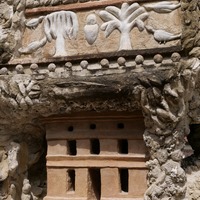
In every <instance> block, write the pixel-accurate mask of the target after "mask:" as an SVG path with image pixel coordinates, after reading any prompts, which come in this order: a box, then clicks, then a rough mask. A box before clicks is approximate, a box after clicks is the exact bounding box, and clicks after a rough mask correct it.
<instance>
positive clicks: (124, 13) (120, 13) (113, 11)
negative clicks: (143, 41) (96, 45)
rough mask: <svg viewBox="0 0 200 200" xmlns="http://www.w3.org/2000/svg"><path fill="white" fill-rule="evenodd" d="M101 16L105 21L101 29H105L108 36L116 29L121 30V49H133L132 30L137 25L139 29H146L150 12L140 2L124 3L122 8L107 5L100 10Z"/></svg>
mask: <svg viewBox="0 0 200 200" xmlns="http://www.w3.org/2000/svg"><path fill="white" fill-rule="evenodd" d="M99 15H100V17H101V18H102V20H103V21H104V23H103V24H102V25H101V29H102V30H103V31H105V36H106V37H108V36H110V34H111V33H112V32H113V31H114V30H115V29H117V30H119V31H120V33H121V36H120V46H119V50H130V49H132V44H131V39H130V31H131V30H132V29H133V28H134V27H137V28H138V29H139V31H143V30H144V21H145V20H146V19H147V18H148V16H149V15H148V13H147V12H146V10H145V9H144V8H143V7H141V6H140V5H139V4H138V3H133V4H132V5H130V6H129V4H127V3H123V4H122V6H121V9H119V8H118V7H115V6H107V7H106V8H105V10H103V11H100V12H99Z"/></svg>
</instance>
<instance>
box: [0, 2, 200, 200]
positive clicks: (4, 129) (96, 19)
mask: <svg viewBox="0 0 200 200" xmlns="http://www.w3.org/2000/svg"><path fill="white" fill-rule="evenodd" d="M84 2H86V1H84V0H81V1H78V0H76V1H74V0H63V1H57V0H52V1H50V0H40V1H25V0H16V1H13V0H8V1H5V0H3V1H0V11H1V12H0V13H1V15H0V63H1V68H0V105H1V107H0V199H6V200H8V199H13V200H26V199H35V200H36V199H37V200H42V199H43V198H44V196H45V195H46V185H45V184H46V183H45V180H46V174H45V170H44V169H45V155H46V154H45V153H46V152H45V150H46V141H45V130H44V127H43V125H41V124H40V122H39V119H40V118H41V117H47V116H52V115H62V114H69V113H74V112H81V111H90V112H94V111H95V112H102V111H126V112H130V111H135V110H142V112H143V116H144V121H145V126H146V130H145V132H144V135H143V138H144V141H145V143H146V146H147V147H148V149H149V155H150V159H149V161H148V162H147V167H148V169H149V172H148V176H147V182H148V189H147V190H146V192H145V194H144V199H145V200H166V199H172V200H176V199H177V200H178V199H179V200H180V199H183V200H186V199H188V200H192V199H194V200H198V199H199V198H200V194H199V192H198V190H199V188H200V186H199V178H200V175H199V166H200V165H199V156H198V155H192V156H190V157H189V158H185V159H183V157H184V155H183V148H184V146H185V142H186V141H185V140H186V136H187V135H188V134H189V132H190V127H189V124H190V123H191V122H192V123H196V124H199V122H200V90H199V86H200V81H199V69H200V60H199V58H200V53H199V52H200V47H199V45H200V42H199V41H200V34H199V30H200V24H199V12H200V11H199V10H200V3H199V1H196V0H192V1H189V0H182V1H180V2H179V1H160V2H158V1H155V2H147V1H142V0H141V1H138V2H135V1H129V3H127V1H123V2H121V1H120V3H119V1H117V3H116V4H115V3H112V5H108V4H106V3H105V2H107V1H104V3H105V5H104V4H102V5H101V6H99V5H100V4H101V3H99V4H97V5H98V6H96V7H95V6H93V7H91V9H90V10H89V9H85V8H86V7H84V8H83V9H82V8H81V7H80V8H79V9H71V8H73V6H72V7H70V9H69V10H67V9H66V10H65V9H60V8H61V7H62V5H64V4H70V5H74V6H76V5H77V4H79V3H83V5H84V6H85V5H86V3H84ZM88 3H90V4H88V5H92V4H93V3H94V4H95V3H96V1H93V2H92V3H91V2H88ZM56 5H57V6H56ZM59 5H61V6H59ZM41 6H42V7H41ZM45 6H47V7H48V6H49V7H48V9H49V10H48V12H43V11H44V10H45ZM36 7H37V9H38V12H36V11H35V10H34V9H33V10H34V11H33V12H32V14H30V13H29V14H27V15H26V18H25V9H27V8H36ZM38 7H39V8H38ZM47 7H46V8H47ZM65 8H66V7H65ZM42 9H43V11H42ZM56 9H57V10H56ZM59 9H60V10H59ZM28 10H29V11H30V10H31V9H28ZM39 10H40V12H39ZM27 13H28V12H27ZM175 51H179V53H176V52H175ZM172 52H175V53H172ZM158 53H159V54H158ZM171 54H172V55H171ZM181 55H182V56H181ZM181 57H182V58H181ZM11 58H12V59H11ZM5 63H6V64H5ZM195 134H197V135H198V132H197V133H195ZM197 135H193V136H194V138H196V136H197ZM189 138H192V136H191V137H188V139H189ZM194 138H192V139H194ZM192 139H191V140H192ZM189 140H190V139H189ZM196 140H198V137H197V139H196ZM197 143H198V142H197ZM193 145H194V146H195V145H196V143H195V144H194V143H193ZM193 145H191V146H193ZM197 146H198V144H197ZM194 149H195V151H196V147H194ZM38 171H40V172H41V173H40V176H39V175H38V176H35V174H38ZM133 187H134V186H133Z"/></svg>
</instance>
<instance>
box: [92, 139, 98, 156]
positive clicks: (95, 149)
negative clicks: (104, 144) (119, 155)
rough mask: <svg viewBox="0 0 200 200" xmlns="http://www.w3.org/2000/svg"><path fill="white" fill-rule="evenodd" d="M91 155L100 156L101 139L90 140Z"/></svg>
mask: <svg viewBox="0 0 200 200" xmlns="http://www.w3.org/2000/svg"><path fill="white" fill-rule="evenodd" d="M90 153H91V154H96V155H99V154H100V142H99V139H91V140H90Z"/></svg>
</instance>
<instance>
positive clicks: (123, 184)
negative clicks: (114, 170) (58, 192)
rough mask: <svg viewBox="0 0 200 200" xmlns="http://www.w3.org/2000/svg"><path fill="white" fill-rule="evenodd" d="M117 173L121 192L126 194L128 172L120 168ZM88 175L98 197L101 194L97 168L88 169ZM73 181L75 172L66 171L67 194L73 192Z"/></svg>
mask: <svg viewBox="0 0 200 200" xmlns="http://www.w3.org/2000/svg"><path fill="white" fill-rule="evenodd" d="M118 172H119V182H120V188H121V192H126V193H128V190H129V172H128V169H127V168H120V169H119V170H118ZM89 174H90V177H91V181H92V184H93V185H92V186H93V187H95V188H96V191H98V193H99V196H100V193H101V172H100V169H99V168H91V169H89ZM75 181H76V171H75V170H74V169H69V170H67V183H68V184H67V188H66V189H67V192H75V186H76V184H75Z"/></svg>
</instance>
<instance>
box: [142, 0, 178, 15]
mask: <svg viewBox="0 0 200 200" xmlns="http://www.w3.org/2000/svg"><path fill="white" fill-rule="evenodd" d="M180 6H181V4H180V3H177V4H174V3H172V2H170V1H163V2H159V3H155V4H149V5H144V7H145V9H146V10H147V11H154V12H157V13H170V12H172V11H173V10H176V9H177V8H179V7H180Z"/></svg>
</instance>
